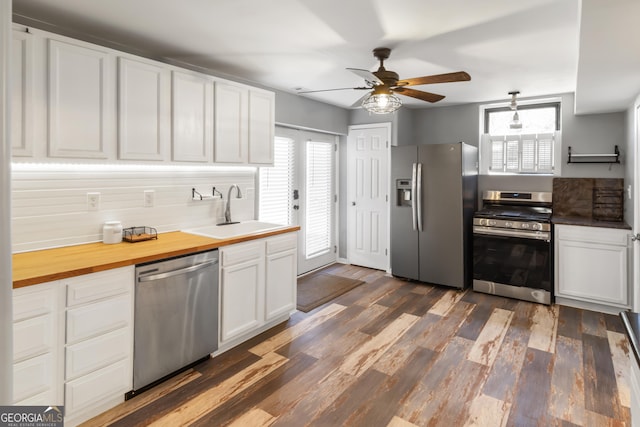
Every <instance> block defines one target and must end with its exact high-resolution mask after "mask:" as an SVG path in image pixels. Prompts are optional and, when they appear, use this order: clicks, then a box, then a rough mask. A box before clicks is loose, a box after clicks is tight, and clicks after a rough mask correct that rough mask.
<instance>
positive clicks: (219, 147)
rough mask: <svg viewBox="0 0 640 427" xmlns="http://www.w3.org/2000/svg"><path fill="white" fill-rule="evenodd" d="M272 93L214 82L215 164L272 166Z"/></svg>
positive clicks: (228, 83)
mask: <svg viewBox="0 0 640 427" xmlns="http://www.w3.org/2000/svg"><path fill="white" fill-rule="evenodd" d="M274 109H275V94H274V93H273V92H268V91H265V90H260V89H255V88H250V87H248V86H244V85H241V84H237V83H232V82H228V81H216V115H215V117H216V120H215V127H216V131H215V132H216V136H215V156H214V157H215V162H216V163H236V164H242V163H250V164H258V165H269V164H273V138H274V126H275V119H274V117H275V114H274Z"/></svg>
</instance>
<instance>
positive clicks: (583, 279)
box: [555, 225, 631, 310]
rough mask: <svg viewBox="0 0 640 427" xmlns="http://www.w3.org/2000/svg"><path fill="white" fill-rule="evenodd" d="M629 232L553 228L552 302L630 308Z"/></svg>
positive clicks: (559, 226) (602, 229)
mask: <svg viewBox="0 0 640 427" xmlns="http://www.w3.org/2000/svg"><path fill="white" fill-rule="evenodd" d="M629 234H630V233H629V231H628V230H622V229H613V228H601V227H583V226H573V225H556V226H555V270H556V286H555V291H556V292H555V294H556V300H557V302H559V303H563V302H571V301H577V302H584V303H588V304H597V305H602V306H608V307H611V308H613V309H614V310H615V309H618V308H620V309H626V308H629V307H630V302H631V296H630V291H629V286H628V282H629V280H628V274H629V273H628V265H629V243H628V242H629Z"/></svg>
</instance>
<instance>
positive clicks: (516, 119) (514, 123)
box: [509, 90, 522, 130]
mask: <svg viewBox="0 0 640 427" xmlns="http://www.w3.org/2000/svg"><path fill="white" fill-rule="evenodd" d="M519 93H520V91H517V90H515V91H513V92H509V95H511V104H510V107H511V109H512V110H513V118H512V119H511V122H509V129H514V130H520V129H522V122H521V121H520V116H519V115H518V103H517V102H516V96H517V95H518V94H519Z"/></svg>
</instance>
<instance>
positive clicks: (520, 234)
mask: <svg viewBox="0 0 640 427" xmlns="http://www.w3.org/2000/svg"><path fill="white" fill-rule="evenodd" d="M482 203H483V205H482V209H481V210H479V211H478V212H476V213H475V214H474V218H473V289H474V290H475V291H479V292H485V293H490V294H496V295H502V296H506V297H512V298H518V299H522V300H526V301H532V302H539V303H543V304H551V302H552V300H553V253H552V246H553V245H552V240H551V213H552V212H551V193H550V192H519V191H486V192H484V193H483V195H482Z"/></svg>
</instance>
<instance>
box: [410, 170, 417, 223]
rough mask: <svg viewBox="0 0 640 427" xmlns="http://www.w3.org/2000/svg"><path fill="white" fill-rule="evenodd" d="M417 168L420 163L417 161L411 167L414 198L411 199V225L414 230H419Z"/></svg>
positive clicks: (412, 194) (412, 195)
mask: <svg viewBox="0 0 640 427" xmlns="http://www.w3.org/2000/svg"><path fill="white" fill-rule="evenodd" d="M417 170H418V165H417V163H414V164H413V166H412V169H411V197H412V198H413V200H412V201H411V225H412V227H413V231H416V230H418V222H417V215H416V209H418V207H417V205H416V203H418V202H417V201H416V200H417V199H416V194H417V193H416V178H417V177H418V175H417Z"/></svg>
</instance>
